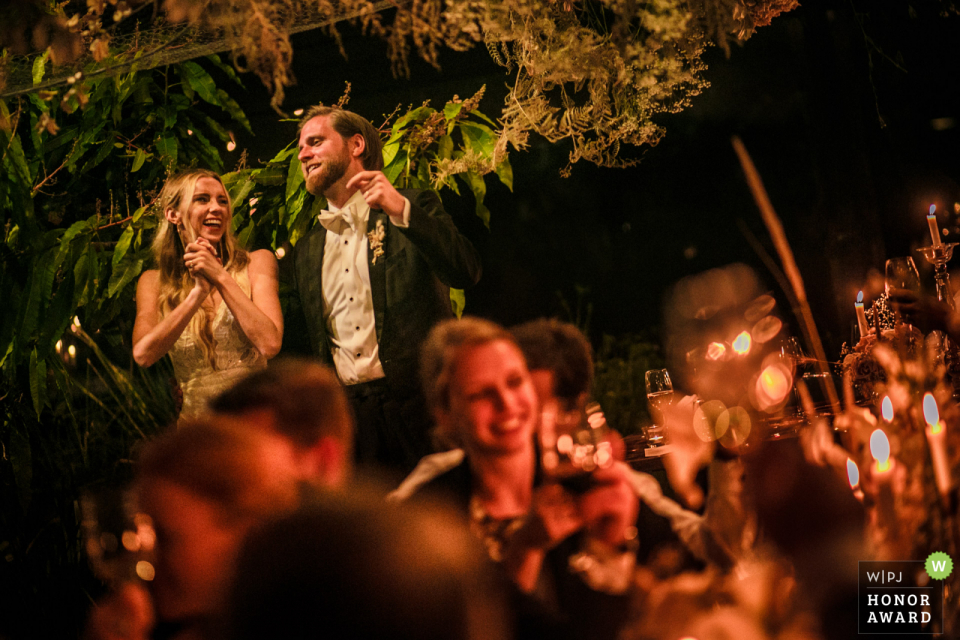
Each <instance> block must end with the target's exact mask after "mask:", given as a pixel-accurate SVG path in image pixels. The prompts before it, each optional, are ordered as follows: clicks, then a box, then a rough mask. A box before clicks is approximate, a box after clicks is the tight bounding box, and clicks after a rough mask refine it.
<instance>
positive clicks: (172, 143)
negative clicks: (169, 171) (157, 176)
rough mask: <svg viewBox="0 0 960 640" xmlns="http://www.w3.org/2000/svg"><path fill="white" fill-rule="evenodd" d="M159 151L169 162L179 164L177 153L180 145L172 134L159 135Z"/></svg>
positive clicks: (157, 142)
mask: <svg viewBox="0 0 960 640" xmlns="http://www.w3.org/2000/svg"><path fill="white" fill-rule="evenodd" d="M156 145H157V153H158V154H160V156H161V157H162V158H163V159H164V160H165V162H166V163H167V164H172V165H174V166H176V164H177V153H178V151H179V145H178V144H177V139H176V138H174V137H173V136H172V135H171V134H169V133H167V134H165V135H162V136H159V137H157V140H156Z"/></svg>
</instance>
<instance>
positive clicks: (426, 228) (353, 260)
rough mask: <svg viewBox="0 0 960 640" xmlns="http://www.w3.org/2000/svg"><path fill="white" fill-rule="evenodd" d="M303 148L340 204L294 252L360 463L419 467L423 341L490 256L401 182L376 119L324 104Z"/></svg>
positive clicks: (312, 114)
mask: <svg viewBox="0 0 960 640" xmlns="http://www.w3.org/2000/svg"><path fill="white" fill-rule="evenodd" d="M299 148H300V153H299V156H298V157H299V159H300V163H301V169H302V171H303V176H304V179H305V180H306V185H307V190H308V191H309V192H310V193H311V194H313V195H315V196H320V195H322V196H324V197H325V198H326V199H327V206H328V208H329V210H327V211H323V212H322V213H321V215H320V217H319V221H320V224H319V225H317V226H316V227H315V228H314V229H313V230H312V231H311V232H310V233H309V234H307V235H306V236H304V237H303V238H302V239H301V240H300V242H298V243H297V246H296V248H295V249H294V251H293V254H292V256H291V262H292V263H293V265H292V269H291V272H292V273H291V278H292V283H291V284H292V285H293V286H292V289H293V293H294V294H296V297H298V298H299V303H300V308H301V309H302V311H303V315H304V319H305V321H306V328H307V332H308V334H309V335H308V337H309V341H310V347H311V350H312V351H313V353H314V354H315V355H317V356H319V357H320V358H321V359H323V361H324V362H327V363H328V364H332V365H333V366H334V367H335V368H336V371H337V375H338V376H339V378H340V381H341V382H342V383H343V384H344V388H345V390H346V393H347V396H348V398H349V399H350V402H351V404H352V406H353V409H354V413H355V415H356V418H357V441H356V447H355V454H356V458H357V461H358V462H359V463H360V464H370V463H374V462H376V463H380V464H384V465H387V466H391V467H395V468H399V469H400V470H405V471H408V470H409V469H412V468H413V466H414V465H415V464H416V462H417V460H419V458H420V457H421V456H423V455H425V454H426V453H429V449H430V447H429V437H428V431H429V428H430V423H431V421H430V418H429V414H428V413H427V411H426V407H425V404H424V400H423V396H422V392H421V391H420V388H419V384H418V377H417V360H418V356H419V347H420V343H421V342H422V341H423V339H424V338H425V337H426V335H427V333H428V332H429V331H430V328H431V327H432V326H433V325H434V324H436V323H437V322H438V321H440V320H441V319H443V318H447V317H449V316H451V315H452V312H451V309H450V299H449V287H455V288H459V289H463V288H467V287H471V286H473V285H474V284H476V283H477V281H478V280H479V279H480V271H481V267H480V257H479V255H478V253H477V251H476V249H475V248H474V247H473V245H472V244H471V243H470V241H469V240H467V239H466V238H465V237H464V236H463V235H461V234H460V232H459V231H458V230H457V228H456V227H455V226H454V224H453V221H452V220H451V218H450V216H449V215H448V214H447V213H446V212H445V211H444V210H443V206H442V204H441V203H440V199H439V198H438V197H437V196H436V194H434V193H432V192H430V191H419V190H412V189H411V190H403V191H397V190H396V189H395V188H394V187H393V185H391V184H390V181H389V180H387V178H386V176H384V174H383V172H382V169H383V156H382V153H381V146H380V136H379V134H378V132H377V130H376V129H375V128H374V127H373V125H372V124H370V122H369V121H368V120H367V119H365V118H363V117H362V116H359V115H357V114H355V113H352V112H350V111H346V110H344V109H339V108H336V107H323V106H318V107H313V108H312V109H310V110H309V111H308V112H307V113H306V114H305V115H304V116H303V119H302V120H301V121H300V143H299Z"/></svg>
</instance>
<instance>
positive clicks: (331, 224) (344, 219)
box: [317, 207, 355, 233]
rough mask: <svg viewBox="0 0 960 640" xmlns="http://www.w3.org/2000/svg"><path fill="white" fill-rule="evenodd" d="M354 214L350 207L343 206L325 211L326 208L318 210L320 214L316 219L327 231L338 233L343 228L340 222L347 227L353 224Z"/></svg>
mask: <svg viewBox="0 0 960 640" xmlns="http://www.w3.org/2000/svg"><path fill="white" fill-rule="evenodd" d="M354 218H355V216H354V215H353V211H352V209H351V208H350V207H344V208H343V209H340V210H339V211H327V210H326V209H321V210H320V215H318V216H317V220H318V221H319V222H320V224H322V225H323V227H324V228H325V229H326V230H327V231H332V232H334V233H340V232H341V231H342V230H343V227H342V226H341V223H342V224H345V225H347V226H349V227H353V226H355V224H354V222H355V220H354Z"/></svg>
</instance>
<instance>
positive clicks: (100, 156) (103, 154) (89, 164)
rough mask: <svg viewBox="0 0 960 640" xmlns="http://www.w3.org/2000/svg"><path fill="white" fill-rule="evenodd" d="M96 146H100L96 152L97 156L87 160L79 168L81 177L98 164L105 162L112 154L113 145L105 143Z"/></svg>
mask: <svg viewBox="0 0 960 640" xmlns="http://www.w3.org/2000/svg"><path fill="white" fill-rule="evenodd" d="M96 144H99V145H100V148H99V149H98V150H97V155H96V156H94V157H93V158H91V159H89V160H87V161H86V163H85V164H84V165H83V166H82V167H81V168H80V170H79V171H78V173H79V174H80V175H83V174H85V173H87V172H88V171H91V170H92V169H93V168H94V167H96V166H97V165H98V164H100V163H101V162H103V161H104V160H106V159H107V156H109V155H110V154H111V153H113V149H114V147H113V145H109V144H107V143H106V142H98V143H96Z"/></svg>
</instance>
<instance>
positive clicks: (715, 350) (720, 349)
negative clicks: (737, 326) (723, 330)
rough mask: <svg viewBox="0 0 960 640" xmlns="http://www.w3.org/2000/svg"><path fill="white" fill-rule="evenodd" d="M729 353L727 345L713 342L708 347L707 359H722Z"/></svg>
mask: <svg viewBox="0 0 960 640" xmlns="http://www.w3.org/2000/svg"><path fill="white" fill-rule="evenodd" d="M726 353H727V347H726V346H724V344H723V343H722V342H711V343H710V345H709V346H708V347H707V360H714V361H716V360H720V359H721V358H723V356H724V355H725V354H726Z"/></svg>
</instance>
